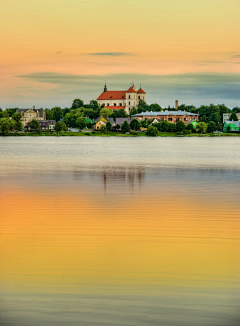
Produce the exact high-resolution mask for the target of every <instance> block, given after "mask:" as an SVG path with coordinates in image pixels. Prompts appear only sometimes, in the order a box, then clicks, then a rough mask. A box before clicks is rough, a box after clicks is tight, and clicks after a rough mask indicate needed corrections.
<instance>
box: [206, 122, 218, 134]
mask: <svg viewBox="0 0 240 326" xmlns="http://www.w3.org/2000/svg"><path fill="white" fill-rule="evenodd" d="M216 129H217V126H216V123H215V122H213V121H210V122H209V123H208V126H207V132H209V133H213V132H214V131H215V130H216Z"/></svg>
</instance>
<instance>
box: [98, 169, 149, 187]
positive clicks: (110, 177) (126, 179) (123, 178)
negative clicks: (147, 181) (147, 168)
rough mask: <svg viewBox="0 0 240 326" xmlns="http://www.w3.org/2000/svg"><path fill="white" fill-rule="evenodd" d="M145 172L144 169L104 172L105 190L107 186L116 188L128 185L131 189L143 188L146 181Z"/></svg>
mask: <svg viewBox="0 0 240 326" xmlns="http://www.w3.org/2000/svg"><path fill="white" fill-rule="evenodd" d="M144 176H145V172H144V170H143V169H131V170H127V169H122V170H120V169H119V170H117V171H116V170H114V171H104V172H103V182H104V188H105V189H106V188H107V186H110V187H116V185H120V184H126V183H128V184H129V185H130V187H131V188H134V187H135V186H137V185H138V186H141V184H142V182H143V180H144Z"/></svg>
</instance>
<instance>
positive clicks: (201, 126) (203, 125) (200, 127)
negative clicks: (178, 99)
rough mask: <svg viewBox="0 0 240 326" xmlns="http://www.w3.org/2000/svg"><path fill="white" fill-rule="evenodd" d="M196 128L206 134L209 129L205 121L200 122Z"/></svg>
mask: <svg viewBox="0 0 240 326" xmlns="http://www.w3.org/2000/svg"><path fill="white" fill-rule="evenodd" d="M196 130H197V132H200V133H201V134H205V133H206V131H207V124H206V123H205V122H199V123H198V124H197V126H196Z"/></svg>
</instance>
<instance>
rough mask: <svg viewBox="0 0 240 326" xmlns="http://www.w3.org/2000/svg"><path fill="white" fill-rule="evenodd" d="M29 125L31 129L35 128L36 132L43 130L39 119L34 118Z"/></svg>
mask: <svg viewBox="0 0 240 326" xmlns="http://www.w3.org/2000/svg"><path fill="white" fill-rule="evenodd" d="M29 127H30V129H31V130H33V131H35V132H40V131H41V128H40V123H39V122H38V121H37V120H34V119H33V120H32V121H31V122H30V125H29Z"/></svg>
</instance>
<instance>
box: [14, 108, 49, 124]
mask: <svg viewBox="0 0 240 326" xmlns="http://www.w3.org/2000/svg"><path fill="white" fill-rule="evenodd" d="M16 113H21V115H22V119H21V121H22V124H23V125H24V126H25V125H26V124H27V123H30V122H31V121H32V120H34V119H35V120H38V121H42V120H46V112H45V110H43V109H36V108H35V106H33V107H32V108H29V109H17V111H16Z"/></svg>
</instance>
